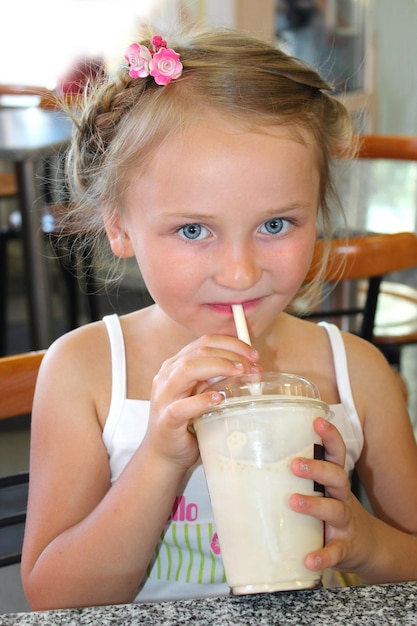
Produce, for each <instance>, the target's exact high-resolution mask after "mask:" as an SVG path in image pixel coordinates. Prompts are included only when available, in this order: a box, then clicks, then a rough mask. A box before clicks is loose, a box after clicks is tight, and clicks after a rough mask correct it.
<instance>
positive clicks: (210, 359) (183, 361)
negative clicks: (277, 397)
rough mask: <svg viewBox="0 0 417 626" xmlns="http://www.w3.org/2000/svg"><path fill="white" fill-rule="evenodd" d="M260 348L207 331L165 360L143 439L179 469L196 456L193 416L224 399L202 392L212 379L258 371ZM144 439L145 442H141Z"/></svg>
mask: <svg viewBox="0 0 417 626" xmlns="http://www.w3.org/2000/svg"><path fill="white" fill-rule="evenodd" d="M258 358H259V356H258V353H257V352H256V350H254V349H253V348H252V347H251V346H249V345H248V344H246V343H244V342H243V341H240V340H239V339H237V338H236V337H231V336H228V335H205V336H203V337H200V338H199V339H197V340H196V341H193V342H192V343H190V344H188V345H187V346H185V347H184V348H183V349H182V350H181V351H180V352H178V354H176V355H175V356H174V357H172V358H170V359H168V360H167V361H165V362H164V363H163V365H162V367H161V369H160V370H159V372H158V374H157V375H156V376H155V378H154V380H153V385H152V393H151V408H150V416H149V426H148V431H147V435H146V438H145V440H144V442H143V444H145V445H146V444H149V445H152V446H153V449H154V452H159V454H160V455H161V458H164V459H165V460H171V461H172V462H173V463H174V464H176V465H179V466H180V467H181V468H182V469H188V468H189V467H191V466H192V465H193V464H194V463H195V462H196V460H197V458H198V446H197V442H196V438H195V437H194V436H193V435H192V433H191V432H190V431H189V429H188V425H189V422H190V420H191V419H192V418H194V417H196V416H198V415H201V414H202V413H204V412H206V411H208V410H209V409H211V408H212V407H213V406H216V405H217V404H219V403H220V402H221V401H222V399H223V398H222V396H221V395H220V394H219V393H217V392H214V391H205V390H206V388H207V387H208V385H209V384H210V383H209V381H210V379H213V378H215V377H225V378H226V377H229V376H238V375H240V374H245V373H250V372H254V371H259V367H258V365H257V361H258ZM145 442H146V443H145Z"/></svg>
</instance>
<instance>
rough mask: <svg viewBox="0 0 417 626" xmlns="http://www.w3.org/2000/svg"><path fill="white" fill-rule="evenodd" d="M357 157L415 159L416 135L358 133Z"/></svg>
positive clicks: (416, 149) (416, 148)
mask: <svg viewBox="0 0 417 626" xmlns="http://www.w3.org/2000/svg"><path fill="white" fill-rule="evenodd" d="M357 139H358V142H357V150H356V155H355V156H356V158H357V159H394V160H404V161H417V137H415V136H408V135H359V137H358V138H357Z"/></svg>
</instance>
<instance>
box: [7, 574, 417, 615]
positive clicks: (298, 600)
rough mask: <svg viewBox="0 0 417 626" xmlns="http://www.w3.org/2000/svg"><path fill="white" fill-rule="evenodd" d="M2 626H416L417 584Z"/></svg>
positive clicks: (141, 607)
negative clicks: (398, 625)
mask: <svg viewBox="0 0 417 626" xmlns="http://www.w3.org/2000/svg"><path fill="white" fill-rule="evenodd" d="M0 624H1V626H16V625H18V624H19V625H23V626H47V625H51V626H52V625H53V626H55V625H56V624H59V625H60V626H73V625H75V624H84V625H85V626H87V625H88V626H92V625H93V624H94V625H95V624H97V625H100V626H102V625H104V624H106V626H125V625H126V624H129V625H130V626H139V625H141V626H182V625H185V624H192V625H193V626H210V625H211V624H212V625H213V626H302V625H306V626H311V625H312V624H317V625H320V626H347V625H349V626H374V625H376V624H378V626H388V624H389V625H390V626H392V624H402V625H403V626H404V625H407V624H417V583H404V584H399V585H374V586H369V587H343V588H339V589H315V590H312V591H291V592H288V591H287V592H281V593H274V594H258V595H249V596H240V597H239V596H234V597H232V596H229V597H222V598H204V599H197V600H183V601H177V602H155V603H152V604H129V605H120V606H105V607H94V608H84V609H67V610H59V611H40V612H34V613H16V614H9V615H0Z"/></svg>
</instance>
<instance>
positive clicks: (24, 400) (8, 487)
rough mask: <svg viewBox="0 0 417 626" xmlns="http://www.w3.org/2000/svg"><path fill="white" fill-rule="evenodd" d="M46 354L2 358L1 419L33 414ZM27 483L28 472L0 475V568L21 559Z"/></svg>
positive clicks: (0, 376)
mask: <svg viewBox="0 0 417 626" xmlns="http://www.w3.org/2000/svg"><path fill="white" fill-rule="evenodd" d="M44 354H45V351H38V352H27V353H24V354H18V355H14V356H7V357H2V358H0V420H7V419H11V418H13V417H16V416H20V415H26V414H30V412H31V410H32V402H33V395H34V390H35V383H36V378H37V375H38V371H39V367H40V364H41V361H42V359H43V357H44ZM0 436H1V435H0ZM28 483H29V473H28V472H27V471H26V472H19V473H17V474H11V475H7V476H1V477H0V567H4V566H6V565H12V564H14V563H19V562H20V559H21V553H22V543H23V534H24V525H25V520H26V507H27V494H28Z"/></svg>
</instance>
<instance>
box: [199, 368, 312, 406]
mask: <svg viewBox="0 0 417 626" xmlns="http://www.w3.org/2000/svg"><path fill="white" fill-rule="evenodd" d="M209 389H212V390H215V391H218V392H219V393H221V394H222V395H223V397H224V399H225V400H229V399H234V398H241V397H243V396H245V397H246V396H258V397H259V396H291V397H294V396H295V397H300V398H310V399H314V400H320V393H319V390H318V388H317V387H316V385H315V384H314V383H312V382H311V380H308V379H307V378H304V377H303V376H298V375H297V374H288V373H286V372H260V373H256V374H244V375H243V376H233V377H231V378H223V379H221V380H218V381H217V382H215V383H214V384H212V385H210V387H209Z"/></svg>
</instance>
